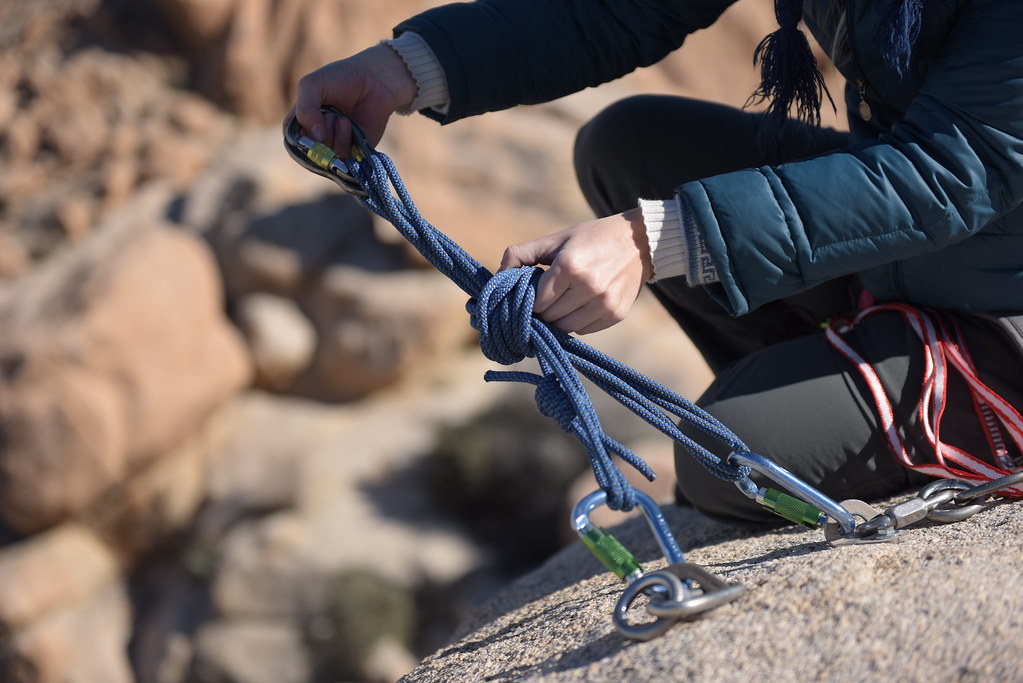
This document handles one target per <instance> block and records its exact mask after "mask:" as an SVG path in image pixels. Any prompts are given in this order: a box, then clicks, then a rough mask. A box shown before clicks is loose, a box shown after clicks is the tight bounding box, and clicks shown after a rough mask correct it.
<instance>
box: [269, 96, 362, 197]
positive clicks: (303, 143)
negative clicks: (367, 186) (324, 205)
mask: <svg viewBox="0 0 1023 683" xmlns="http://www.w3.org/2000/svg"><path fill="white" fill-rule="evenodd" d="M320 111H322V112H324V113H326V114H332V115H334V116H343V117H344V118H346V119H348V120H349V121H351V124H352V139H353V142H352V148H351V156H350V158H351V159H355V160H356V161H362V160H363V159H365V158H366V157H368V156H370V155H372V154H374V153H375V150H374V149H373V147H372V146H371V145H370V144H369V138H367V137H366V133H365V132H364V131H363V130H362V128H361V127H360V126H359V124H358V123H356V122H355V121H354V120H353V119H352V118H351V117H350V116H348V115H347V114H344V113H342V112H340V111H338V110H337V109H335V108H334V107H323V108H322V109H321V110H320ZM284 148H285V149H286V150H287V151H288V154H289V155H291V158H292V159H294V160H295V161H296V162H297V163H298V164H299V165H300V166H302V167H303V168H305V169H306V170H308V171H312V172H313V173H315V174H317V175H321V176H323V177H324V178H329V179H330V180H333V181H334V182H335V183H337V184H338V185H339V186H340V187H341V189H342V190H344V191H345V192H347V193H348V194H353V195H355V196H356V197H365V196H366V191H365V190H364V189H362V185H360V184H359V181H358V179H356V177H355V176H354V175H353V174H352V171H351V169H350V168H349V166H348V164H346V163H345V162H344V161H343V160H341V158H339V157H338V155H337V154H336V153H335V152H334V150H332V149H331V148H330V147H327V145H325V144H323V143H322V142H317V141H315V140H312V139H310V138H307V137H306V136H304V135H302V128H301V126H300V125H299V123H298V119H296V118H295V117H294V116H291V117H290V118H288V120H287V121H285V122H284Z"/></svg>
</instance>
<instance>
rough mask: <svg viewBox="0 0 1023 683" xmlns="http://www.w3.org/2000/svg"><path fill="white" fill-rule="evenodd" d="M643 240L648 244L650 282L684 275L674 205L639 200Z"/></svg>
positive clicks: (680, 226)
mask: <svg viewBox="0 0 1023 683" xmlns="http://www.w3.org/2000/svg"><path fill="white" fill-rule="evenodd" d="M639 208H640V211H642V212H643V224H644V225H645V226H646V238H647V242H649V243H650V260H651V261H652V263H653V266H654V274H653V275H652V276H651V277H650V282H656V281H657V280H663V279H665V278H669V277H677V276H679V275H685V274H686V265H687V263H686V253H685V243H684V241H683V239H682V223H681V218H680V216H679V213H678V204H676V203H675V202H674V201H661V200H650V199H640V200H639Z"/></svg>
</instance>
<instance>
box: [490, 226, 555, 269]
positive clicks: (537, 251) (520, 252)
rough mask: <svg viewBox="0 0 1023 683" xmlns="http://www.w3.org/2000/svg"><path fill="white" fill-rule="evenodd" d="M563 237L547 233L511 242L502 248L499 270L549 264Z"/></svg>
mask: <svg viewBox="0 0 1023 683" xmlns="http://www.w3.org/2000/svg"><path fill="white" fill-rule="evenodd" d="M563 242H564V239H563V238H562V237H561V236H560V235H558V234H554V235H547V236H546V237H541V238H539V239H535V240H530V241H529V242H522V243H520V244H513V245H511V246H510V247H508V248H507V249H505V250H504V255H503V256H502V257H501V268H500V270H508V269H509V268H520V267H522V266H538V265H544V266H549V265H550V264H551V261H553V260H554V256H555V255H556V254H557V252H558V249H559V248H560V247H561V245H562V243H563Z"/></svg>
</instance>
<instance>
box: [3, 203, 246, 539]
mask: <svg viewBox="0 0 1023 683" xmlns="http://www.w3.org/2000/svg"><path fill="white" fill-rule="evenodd" d="M147 200H148V198H140V199H139V200H138V201H137V202H136V203H134V204H133V205H131V206H126V207H124V208H123V209H122V210H121V211H120V212H118V213H117V214H116V215H115V216H113V217H112V218H111V219H110V221H109V222H108V223H107V224H105V225H104V226H101V227H100V228H97V230H96V231H95V233H94V234H92V235H91V236H90V239H89V240H88V244H83V245H82V246H81V248H79V249H76V250H74V251H71V252H68V253H66V254H63V255H62V257H61V258H55V259H52V260H51V261H49V262H47V263H46V265H45V266H44V267H41V268H39V269H37V270H36V271H33V272H32V273H31V274H30V275H29V276H26V277H25V278H22V279H20V280H19V281H17V282H16V283H14V285H12V286H11V287H10V288H8V289H7V290H0V322H2V327H3V329H4V337H3V338H2V339H0V366H2V368H3V372H2V374H0V433H3V434H4V439H3V448H2V449H0V472H2V476H0V517H2V518H3V520H4V521H5V522H6V523H7V524H8V525H10V526H11V527H13V528H15V529H18V530H19V531H22V532H30V531H36V530H39V529H42V528H46V527H47V526H50V525H52V524H54V523H56V522H59V521H61V520H62V519H65V518H67V517H69V516H73V515H76V514H80V513H82V512H83V511H85V510H86V509H87V508H88V507H89V506H90V505H92V504H93V503H94V502H95V501H96V500H97V498H98V497H99V496H100V495H102V494H103V493H105V492H106V491H107V490H108V489H110V487H112V486H115V485H118V484H122V483H124V482H125V481H126V480H127V479H128V478H129V477H130V476H132V475H133V474H136V473H137V472H138V470H139V469H140V468H141V467H143V466H144V465H146V464H148V463H150V462H152V461H153V460H154V459H155V458H158V457H159V456H160V455H161V454H164V453H165V452H167V451H169V450H171V449H173V448H175V447H177V446H178V445H180V444H181V443H182V442H183V441H184V440H185V439H187V438H188V437H189V436H190V435H192V434H193V433H195V431H196V430H197V429H198V428H200V427H201V426H202V425H203V423H204V422H205V421H206V419H207V418H208V417H209V415H210V414H211V412H212V411H214V410H215V409H216V408H217V407H218V406H220V405H221V404H222V403H223V402H224V401H226V400H227V399H228V398H230V397H232V396H233V395H234V394H235V393H236V392H237V391H238V390H239V389H241V388H242V387H244V386H245V385H246V384H247V383H248V381H249V377H250V368H249V359H248V355H247V352H246V351H245V349H244V347H243V346H242V343H241V339H240V337H239V335H238V334H237V331H236V330H235V329H234V328H233V327H230V326H229V325H228V322H227V319H226V318H225V316H224V315H223V313H222V311H221V310H220V306H221V284H220V280H219V278H218V276H217V272H216V270H215V267H214V264H213V260H212V258H211V255H210V253H209V251H208V249H207V248H206V247H205V245H204V244H203V243H202V242H200V241H199V240H197V239H196V238H195V237H194V236H192V235H188V234H186V233H184V232H181V231H176V230H173V229H169V228H168V227H166V226H161V225H159V224H157V223H154V222H153V216H152V213H151V210H150V209H149V208H148V204H147Z"/></svg>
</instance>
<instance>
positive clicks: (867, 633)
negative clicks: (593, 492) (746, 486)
mask: <svg viewBox="0 0 1023 683" xmlns="http://www.w3.org/2000/svg"><path fill="white" fill-rule="evenodd" d="M900 500H901V498H900ZM879 507H882V508H883V506H879ZM1019 513H1020V503H1008V504H1003V505H998V506H995V507H993V508H991V509H988V510H985V511H983V512H981V513H979V514H977V515H976V516H974V517H973V518H971V519H969V520H967V521H964V522H959V523H956V524H949V525H936V524H931V525H929V526H926V525H925V526H918V527H911V528H909V529H906V530H903V531H902V532H901V535H900V538H901V542H900V543H881V544H872V545H856V546H845V547H841V548H831V547H830V546H829V545H828V544H827V543H826V542H825V541H824V539H823V536H822V535H821V534H820V533H819V532H811V531H806V530H804V529H802V528H801V527H799V528H791V527H790V528H785V529H780V530H777V531H774V532H764V533H756V534H750V533H748V532H747V533H743V532H739V531H736V530H733V529H730V528H728V527H725V526H722V525H718V524H716V523H714V522H710V521H708V520H706V519H705V518H703V517H701V516H700V515H699V514H698V513H696V512H695V511H693V510H692V509H690V508H677V507H674V506H668V507H666V508H665V514H666V516H667V518H668V520H669V522H670V524H671V526H672V528H673V529H674V530H675V533H676V535H677V537H678V539H679V542H680V544H681V545H682V547H683V550H685V551H686V559H687V560H688V561H690V562H694V563H696V564H699V565H702V566H704V567H705V568H707V569H708V570H710V571H711V572H713V573H714V574H717V575H718V576H720V577H721V578H723V579H725V580H726V581H728V582H738V583H742V584H743V585H745V586H746V588H747V591H748V592H747V594H746V595H745V596H744V597H742V598H740V599H739V600H738V601H737V602H735V603H732V604H730V605H727V606H724V607H721V608H718V609H717V610H714V611H712V612H710V613H708V614H706V615H704V616H703V617H701V618H697V619H695V620H693V621H690V622H683V623H679V624H676V625H675V626H674V627H673V628H672V629H671V630H670V631H668V632H667V633H666V634H665V635H663V636H661V637H660V638H657V639H654V640H651V641H649V642H645V643H640V642H631V641H626V640H625V639H623V638H622V637H621V636H619V635H618V633H617V631H616V630H615V628H614V626H613V625H612V621H611V613H612V610H613V609H614V606H615V603H616V601H617V599H618V596H619V595H620V594H621V591H622V585H621V584H620V583H619V582H618V581H617V579H615V577H614V576H613V575H611V574H609V573H608V572H606V571H604V570H603V568H602V567H601V565H599V564H598V563H597V561H596V560H595V559H594V558H593V557H592V556H591V555H589V553H588V552H587V551H586V549H585V548H584V547H583V546H582V544H581V543H577V544H575V545H574V546H572V547H570V548H568V549H566V550H564V551H562V552H561V553H560V554H558V555H556V556H555V557H553V558H552V559H551V560H549V561H548V562H547V563H546V564H545V565H544V566H543V567H541V568H540V569H538V570H536V571H534V572H533V573H531V574H530V575H528V576H526V577H525V578H523V579H521V580H520V581H518V582H516V583H515V584H514V585H513V586H512V587H510V588H509V589H507V590H506V591H504V592H503V593H502V594H501V595H499V596H498V597H496V598H495V599H494V600H493V601H491V602H490V603H489V604H488V605H487V606H486V607H484V608H483V609H481V610H480V611H479V612H478V613H477V614H476V615H475V616H474V618H473V619H472V621H471V622H470V623H469V624H468V625H467V627H466V628H465V629H464V630H463V632H462V634H461V635H460V637H458V638H456V639H455V640H454V641H453V642H452V643H451V644H450V645H448V646H447V647H445V648H443V649H441V650H439V651H438V652H437V653H435V654H434V655H432V656H431V657H429V658H427V659H426V660H425V661H424V662H423V663H422V664H421V665H420V666H419V667H418V668H417V669H415V670H414V671H413V672H412V673H410V674H409V675H408V676H406V677H405V678H403V679H402V680H403V681H406V682H408V683H412V682H413V681H415V682H416V683H423V682H426V681H451V680H487V681H512V680H515V681H538V680H543V681H594V680H600V681H604V680H648V681H653V680H657V681H662V680H672V681H688V680H715V681H750V680H776V679H779V678H783V679H786V680H823V681H878V680H888V681H898V680H912V681H924V680H927V681H995V680H1017V679H1018V678H1019V658H1018V652H1017V648H1016V647H1015V645H1014V644H1015V642H1016V641H1017V639H1018V638H1019V634H1020V633H1021V632H1023V617H1021V616H1020V614H1021V609H1023V576H1021V574H1020V572H1019V568H1018V564H1019V553H1020V548H1021V547H1023V516H1020V514H1019ZM613 533H615V535H616V536H617V537H618V539H619V540H621V541H622V542H623V543H624V544H625V545H626V547H628V548H630V549H632V550H633V552H634V553H635V554H636V555H637V557H638V558H639V559H640V560H642V561H644V562H648V563H649V568H651V569H652V568H659V567H661V566H663V565H664V560H663V559H661V558H659V557H658V551H657V550H656V545H655V544H654V541H653V538H652V536H651V534H650V532H649V530H648V528H647V527H646V524H645V523H644V522H643V521H641V520H638V519H634V520H631V521H629V522H627V523H626V524H624V525H622V526H621V527H620V528H618V529H615V530H614V532H613ZM641 612H642V610H641V608H639V607H638V606H637V607H635V608H633V610H632V612H630V615H631V616H632V617H633V618H634V619H636V620H642V619H643V617H642V616H640V614H641Z"/></svg>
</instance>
